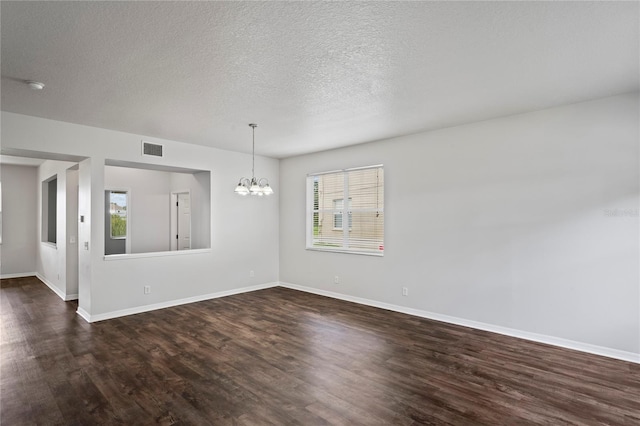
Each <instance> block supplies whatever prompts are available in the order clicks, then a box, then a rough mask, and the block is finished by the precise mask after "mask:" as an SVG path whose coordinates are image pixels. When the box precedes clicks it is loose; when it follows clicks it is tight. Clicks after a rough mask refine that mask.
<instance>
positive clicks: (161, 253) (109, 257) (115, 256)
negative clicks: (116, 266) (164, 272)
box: [104, 248, 212, 261]
mask: <svg viewBox="0 0 640 426" xmlns="http://www.w3.org/2000/svg"><path fill="white" fill-rule="evenodd" d="M211 251H212V250H211V249H210V248H207V249H192V250H179V251H155V252H149V253H131V254H107V255H105V256H104V260H109V261H110V260H127V259H139V258H141V257H163V256H184V255H189V254H202V253H211Z"/></svg>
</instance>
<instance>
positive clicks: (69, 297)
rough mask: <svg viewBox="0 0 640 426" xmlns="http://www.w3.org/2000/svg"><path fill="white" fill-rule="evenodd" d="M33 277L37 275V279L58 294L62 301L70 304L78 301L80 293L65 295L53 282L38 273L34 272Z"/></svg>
mask: <svg viewBox="0 0 640 426" xmlns="http://www.w3.org/2000/svg"><path fill="white" fill-rule="evenodd" d="M33 275H35V276H36V278H38V279H39V280H40V281H42V282H43V283H45V284H46V286H47V287H49V288H50V289H51V291H53V292H54V293H55V294H57V295H58V297H59V298H60V299H62V300H64V301H65V302H68V301H69V300H78V293H73V294H64V292H63V291H62V290H60V289H59V288H58V287H56V286H55V285H53V283H52V282H51V281H49V280H47V279H46V278H45V277H44V276H42V275H40V274H38V273H37V272H34V273H33Z"/></svg>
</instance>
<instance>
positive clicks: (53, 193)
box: [41, 175, 58, 244]
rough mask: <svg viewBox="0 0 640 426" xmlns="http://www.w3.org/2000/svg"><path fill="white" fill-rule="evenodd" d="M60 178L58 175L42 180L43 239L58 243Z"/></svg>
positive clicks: (47, 241)
mask: <svg viewBox="0 0 640 426" xmlns="http://www.w3.org/2000/svg"><path fill="white" fill-rule="evenodd" d="M57 211H58V178H57V175H55V176H52V177H50V178H49V179H47V180H45V181H44V182H42V239H41V241H42V242H44V243H52V244H56V242H57V235H56V234H57V222H58V214H57V213H58V212H57Z"/></svg>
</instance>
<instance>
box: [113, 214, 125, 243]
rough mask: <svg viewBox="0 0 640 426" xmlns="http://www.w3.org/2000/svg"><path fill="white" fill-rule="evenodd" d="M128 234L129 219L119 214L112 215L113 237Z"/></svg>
mask: <svg viewBox="0 0 640 426" xmlns="http://www.w3.org/2000/svg"><path fill="white" fill-rule="evenodd" d="M126 236H127V219H126V218H125V217H122V216H119V215H117V214H112V215H111V238H122V237H126Z"/></svg>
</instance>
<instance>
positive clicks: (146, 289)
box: [144, 285, 151, 294]
mask: <svg viewBox="0 0 640 426" xmlns="http://www.w3.org/2000/svg"><path fill="white" fill-rule="evenodd" d="M144 294H151V286H150V285H145V286H144Z"/></svg>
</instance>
